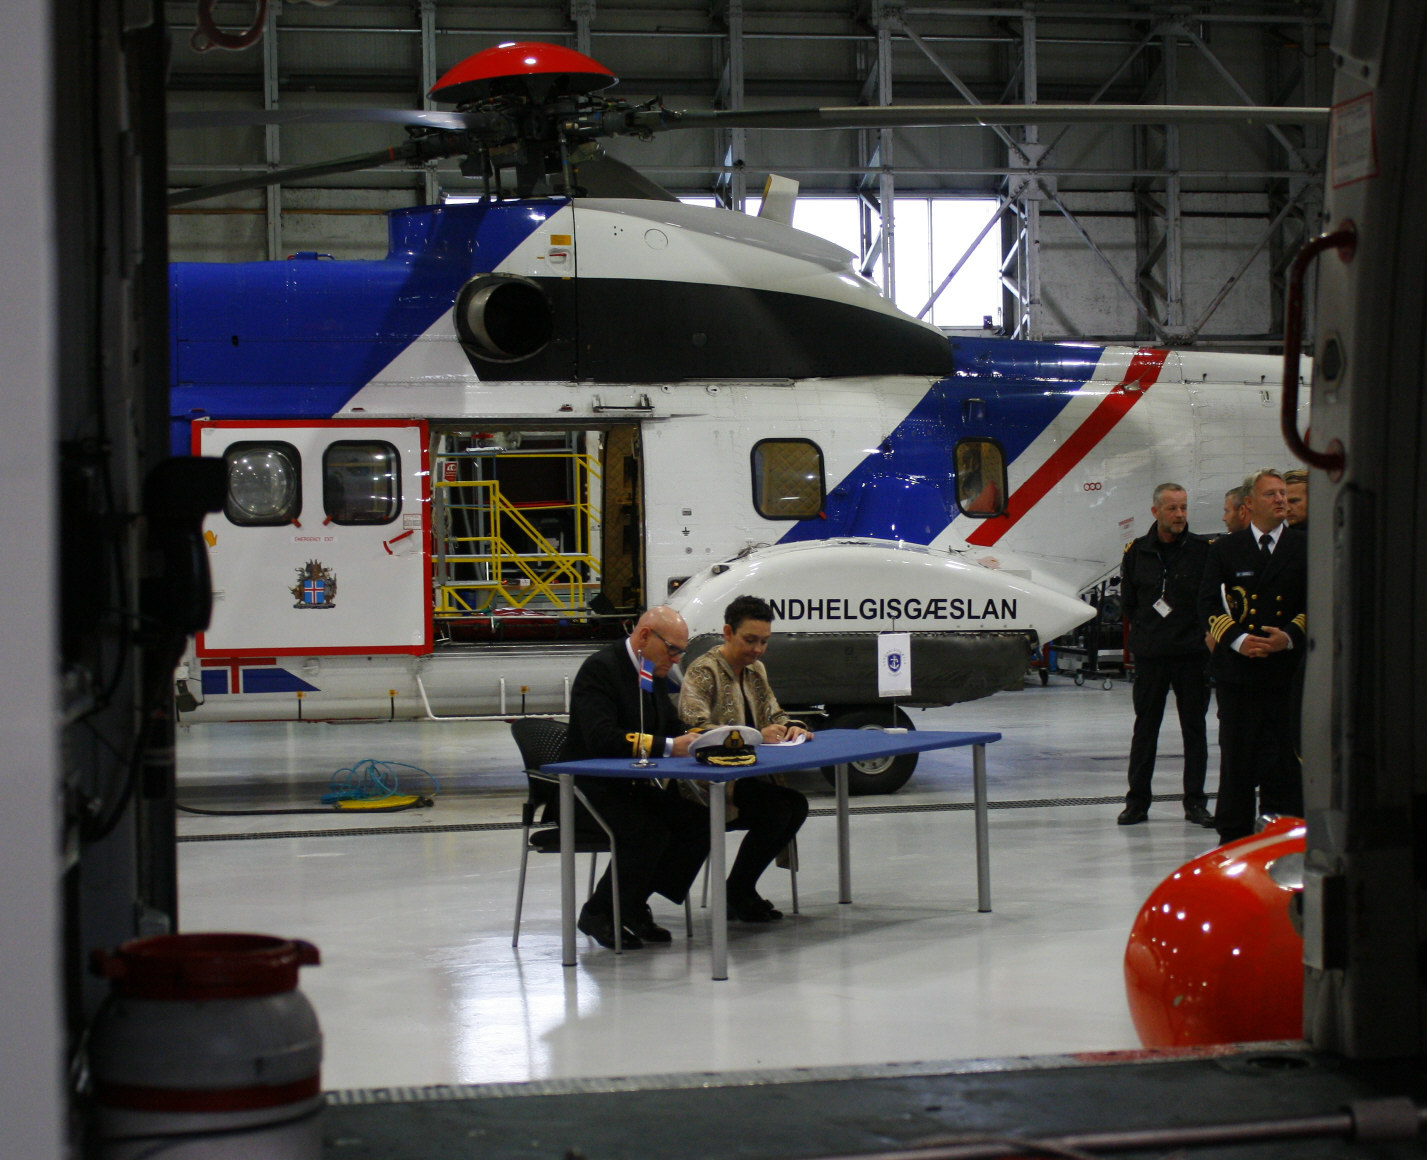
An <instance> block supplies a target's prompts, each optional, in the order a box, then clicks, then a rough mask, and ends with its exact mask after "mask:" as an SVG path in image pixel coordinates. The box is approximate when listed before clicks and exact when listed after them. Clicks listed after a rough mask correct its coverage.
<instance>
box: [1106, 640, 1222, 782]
mask: <svg viewBox="0 0 1427 1160" xmlns="http://www.w3.org/2000/svg"><path fill="white" fill-rule="evenodd" d="M1207 664H1208V661H1207V658H1206V657H1205V656H1204V655H1203V654H1202V653H1195V654H1191V655H1190V656H1184V657H1136V658H1135V682H1134V684H1133V685H1132V686H1131V688H1132V690H1133V695H1134V703H1135V731H1134V734H1133V736H1132V737H1131V739H1130V789H1129V792H1128V793H1126V794H1125V804H1126V805H1127V806H1137V807H1138V808H1140V809H1145V810H1147V809H1149V807H1150V782H1151V780H1152V779H1153V778H1154V761H1155V750H1156V749H1157V748H1158V746H1159V727H1160V723H1161V722H1162V721H1163V720H1164V702H1165V698H1167V697H1168V696H1169V692H1170V690H1171V689H1173V690H1174V704H1175V707H1176V708H1177V709H1178V710H1179V731H1180V733H1181V734H1183V736H1184V808H1185V809H1186V810H1187V809H1189V808H1190V807H1191V806H1202V805H1203V804H1204V803H1205V801H1207V800H1208V799H1207V798H1206V797H1205V796H1204V773H1205V770H1206V769H1207V767H1208V764H1209V740H1208V735H1207V734H1206V732H1205V729H1204V715H1205V713H1206V712H1208V709H1209V675H1208V671H1207Z"/></svg>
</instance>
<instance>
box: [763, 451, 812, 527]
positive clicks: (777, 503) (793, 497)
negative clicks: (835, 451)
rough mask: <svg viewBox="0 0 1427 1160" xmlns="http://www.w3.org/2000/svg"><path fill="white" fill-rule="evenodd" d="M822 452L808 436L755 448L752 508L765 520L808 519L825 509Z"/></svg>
mask: <svg viewBox="0 0 1427 1160" xmlns="http://www.w3.org/2000/svg"><path fill="white" fill-rule="evenodd" d="M823 495H824V491H823V453H822V449H821V448H819V447H818V445H817V444H816V443H813V442H812V441H811V440H808V439H764V440H762V441H761V442H759V443H756V444H755V445H754V447H753V507H754V509H755V510H756V511H757V512H758V514H759V515H760V516H762V517H763V518H764V519H766V520H808V519H812V518H814V517H815V516H817V515H819V514H821V512H822V510H823Z"/></svg>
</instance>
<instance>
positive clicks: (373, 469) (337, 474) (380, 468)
mask: <svg viewBox="0 0 1427 1160" xmlns="http://www.w3.org/2000/svg"><path fill="white" fill-rule="evenodd" d="M322 506H323V507H324V508H325V509H326V511H327V518H328V519H330V520H331V521H332V522H333V523H334V524H389V523H391V521H392V520H394V519H396V517H397V516H398V515H399V514H400V512H401V457H400V455H398V454H397V450H396V448H395V447H393V446H392V445H391V444H390V443H382V442H378V441H375V440H373V441H363V440H356V439H343V440H339V441H338V442H336V443H333V444H332V445H331V446H329V447H328V448H327V450H326V451H324V452H323V453H322Z"/></svg>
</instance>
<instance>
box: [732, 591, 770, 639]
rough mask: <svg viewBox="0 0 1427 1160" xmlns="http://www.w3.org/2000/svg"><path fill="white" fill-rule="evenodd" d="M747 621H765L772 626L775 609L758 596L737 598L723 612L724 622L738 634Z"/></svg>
mask: <svg viewBox="0 0 1427 1160" xmlns="http://www.w3.org/2000/svg"><path fill="white" fill-rule="evenodd" d="M745 620H765V621H767V622H768V623H769V624H772V623H773V608H772V606H771V605H770V604H769V603H768V601H766V600H762V599H760V598H759V597H757V596H735V597H734V599H733V603H732V604H730V605H729V606H728V607H727V608H725V609H724V610H723V622H724V624H726V625H728V627H729V628H731V629H733V630H734V631H735V632H737V631H738V626H739V625H741V624H742V623H743V622H744V621H745Z"/></svg>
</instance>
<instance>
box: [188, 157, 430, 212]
mask: <svg viewBox="0 0 1427 1160" xmlns="http://www.w3.org/2000/svg"><path fill="white" fill-rule="evenodd" d="M420 144H423V142H417V141H409V142H406V143H404V144H402V145H394V146H392V147H391V148H390V149H379V150H377V151H376V152H375V153H359V154H357V155H356V156H355V157H343V158H340V159H338V160H336V161H327V162H324V163H322V164H321V165H299V166H294V167H293V168H290V169H275V170H273V171H272V172H270V173H259V174H256V175H255V176H253V177H240V178H237V179H236V180H234V181H221V182H218V183H216V184H214V185H199V186H194V187H193V188H191V189H180V190H177V191H175V192H173V193H170V194H169V195H168V204H169V205H170V206H178V205H188V204H190V203H192V202H195V201H207V200H208V199H209V198H212V197H222V196H223V195H224V194H228V193H241V192H243V191H244V190H248V189H262V188H264V187H265V186H269V185H278V184H284V185H285V184H287V183H288V182H290V181H301V180H303V179H304V178H308V177H327V176H328V175H330V174H333V173H352V172H354V171H355V170H358V169H377V168H380V167H381V166H383V165H391V164H393V163H395V162H397V161H417V160H425V159H427V158H428V157H431V156H445V155H446V153H447V152H448V151H446V150H443V151H442V152H440V153H435V152H427V151H424V150H420V149H416V148H413V146H417V145H420Z"/></svg>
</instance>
